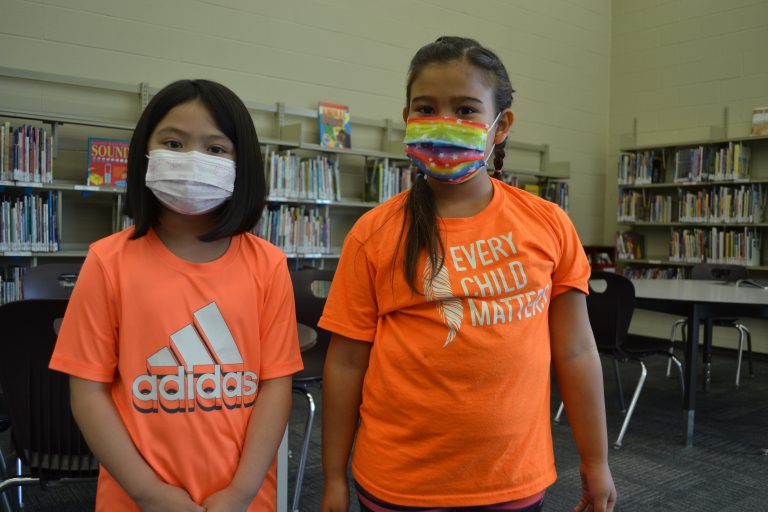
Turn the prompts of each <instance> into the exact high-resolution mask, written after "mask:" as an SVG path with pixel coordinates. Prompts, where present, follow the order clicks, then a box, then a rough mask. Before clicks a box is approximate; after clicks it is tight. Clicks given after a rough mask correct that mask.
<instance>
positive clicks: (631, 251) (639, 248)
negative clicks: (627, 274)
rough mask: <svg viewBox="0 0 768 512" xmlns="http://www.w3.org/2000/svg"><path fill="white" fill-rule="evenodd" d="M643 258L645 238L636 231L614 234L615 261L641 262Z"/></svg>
mask: <svg viewBox="0 0 768 512" xmlns="http://www.w3.org/2000/svg"><path fill="white" fill-rule="evenodd" d="M643 258H645V237H643V235H642V234H640V233H638V232H636V231H619V232H618V233H616V259H618V260H641V259H643Z"/></svg>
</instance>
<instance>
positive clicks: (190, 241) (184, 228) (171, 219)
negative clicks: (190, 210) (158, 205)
mask: <svg viewBox="0 0 768 512" xmlns="http://www.w3.org/2000/svg"><path fill="white" fill-rule="evenodd" d="M214 226H215V220H214V218H213V216H212V215H211V214H205V215H182V214H180V213H176V212H173V211H171V210H168V209H166V208H162V211H161V212H160V215H159V217H158V223H157V226H156V227H155V232H156V233H157V236H158V238H160V240H161V241H162V242H163V244H164V245H165V246H166V247H167V248H168V250H169V251H171V252H172V253H173V254H174V255H176V256H177V257H179V258H181V259H184V260H187V261H190V262H192V263H207V262H209V261H214V260H216V259H218V258H220V257H221V256H223V255H224V253H226V252H227V249H228V248H229V242H230V238H222V239H220V240H214V241H212V242H203V241H201V240H200V238H199V237H200V235H203V234H205V233H207V232H209V231H210V230H211V229H213V227H214Z"/></svg>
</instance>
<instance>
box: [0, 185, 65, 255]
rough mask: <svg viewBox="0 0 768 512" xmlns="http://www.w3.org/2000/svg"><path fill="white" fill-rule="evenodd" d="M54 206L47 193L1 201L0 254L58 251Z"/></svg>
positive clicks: (56, 219)
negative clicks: (1, 252) (2, 252)
mask: <svg viewBox="0 0 768 512" xmlns="http://www.w3.org/2000/svg"><path fill="white" fill-rule="evenodd" d="M57 203H58V196H57V195H56V194H54V193H53V192H50V191H49V192H44V193H41V194H24V195H23V196H17V197H6V196H3V197H0V251H37V252H55V251H58V250H59V236H58V234H59V229H58V213H57V211H58V210H57Z"/></svg>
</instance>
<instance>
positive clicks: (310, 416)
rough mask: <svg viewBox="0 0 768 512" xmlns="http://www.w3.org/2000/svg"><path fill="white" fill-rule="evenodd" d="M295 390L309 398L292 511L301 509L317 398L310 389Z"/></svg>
mask: <svg viewBox="0 0 768 512" xmlns="http://www.w3.org/2000/svg"><path fill="white" fill-rule="evenodd" d="M293 391H295V392H296V393H301V394H302V395H304V397H305V398H306V399H307V423H306V424H305V426H304V440H303V441H302V444H301V455H299V468H298V470H297V472H296V488H295V489H294V491H293V504H292V505H291V511H292V512H297V511H298V510H299V500H300V499H301V484H302V483H303V481H304V469H305V468H306V466H307V457H308V456H309V437H310V434H311V433H312V423H313V422H314V421H315V400H314V398H312V394H311V393H310V392H309V391H306V390H303V389H296V388H294V390H293Z"/></svg>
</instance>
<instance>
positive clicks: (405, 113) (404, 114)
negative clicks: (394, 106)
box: [403, 107, 408, 123]
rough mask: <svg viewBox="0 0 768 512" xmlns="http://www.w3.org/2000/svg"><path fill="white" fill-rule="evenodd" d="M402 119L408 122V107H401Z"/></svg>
mask: <svg viewBox="0 0 768 512" xmlns="http://www.w3.org/2000/svg"><path fill="white" fill-rule="evenodd" d="M403 121H405V122H406V123H407V122H408V107H403Z"/></svg>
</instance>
